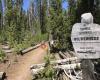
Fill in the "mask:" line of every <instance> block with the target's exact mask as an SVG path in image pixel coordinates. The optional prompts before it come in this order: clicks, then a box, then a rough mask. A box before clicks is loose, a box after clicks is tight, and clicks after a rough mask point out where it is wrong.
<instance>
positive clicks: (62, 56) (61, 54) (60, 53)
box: [58, 51, 67, 59]
mask: <svg viewBox="0 0 100 80" xmlns="http://www.w3.org/2000/svg"><path fill="white" fill-rule="evenodd" d="M58 54H59V55H60V57H61V58H62V59H66V58H67V56H66V55H64V53H62V52H61V51H60V52H59V53H58Z"/></svg>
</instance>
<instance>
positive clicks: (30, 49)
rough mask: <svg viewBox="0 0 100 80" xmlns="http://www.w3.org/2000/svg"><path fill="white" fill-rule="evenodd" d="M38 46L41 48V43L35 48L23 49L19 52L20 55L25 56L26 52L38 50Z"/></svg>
mask: <svg viewBox="0 0 100 80" xmlns="http://www.w3.org/2000/svg"><path fill="white" fill-rule="evenodd" d="M40 46H41V43H40V44H38V45H36V46H33V47H29V48H27V49H24V50H22V51H21V54H25V53H27V52H29V51H32V50H34V49H36V48H38V47H40Z"/></svg>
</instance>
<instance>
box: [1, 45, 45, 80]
mask: <svg viewBox="0 0 100 80" xmlns="http://www.w3.org/2000/svg"><path fill="white" fill-rule="evenodd" d="M45 56H46V50H45V49H43V48H41V47H39V48H37V49H35V50H33V51H31V52H28V53H26V54H24V55H23V56H18V57H17V60H16V62H14V63H13V64H12V62H11V63H10V65H9V64H7V63H5V64H4V63H1V64H0V71H5V72H6V75H7V80H32V76H31V71H30V66H32V64H38V63H42V62H44V57H45ZM12 57H13V56H12ZM8 65H9V66H8Z"/></svg>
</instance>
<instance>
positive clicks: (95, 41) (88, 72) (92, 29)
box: [71, 13, 100, 80]
mask: <svg viewBox="0 0 100 80" xmlns="http://www.w3.org/2000/svg"><path fill="white" fill-rule="evenodd" d="M81 18H82V19H81V23H76V24H75V25H74V26H73V28H72V34H71V40H72V44H73V47H74V50H75V54H76V56H77V57H78V58H80V59H82V63H81V67H82V73H83V80H96V78H95V76H94V64H93V63H92V61H91V59H98V58H100V25H98V24H94V23H93V16H92V14H91V13H85V14H83V15H82V16H81Z"/></svg>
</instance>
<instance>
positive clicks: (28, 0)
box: [23, 0, 68, 11]
mask: <svg viewBox="0 0 100 80" xmlns="http://www.w3.org/2000/svg"><path fill="white" fill-rule="evenodd" d="M29 5H30V0H24V5H23V8H24V10H25V11H27V9H28V7H29ZM62 7H63V9H66V8H67V7H68V4H67V2H64V3H63V4H62Z"/></svg>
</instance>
